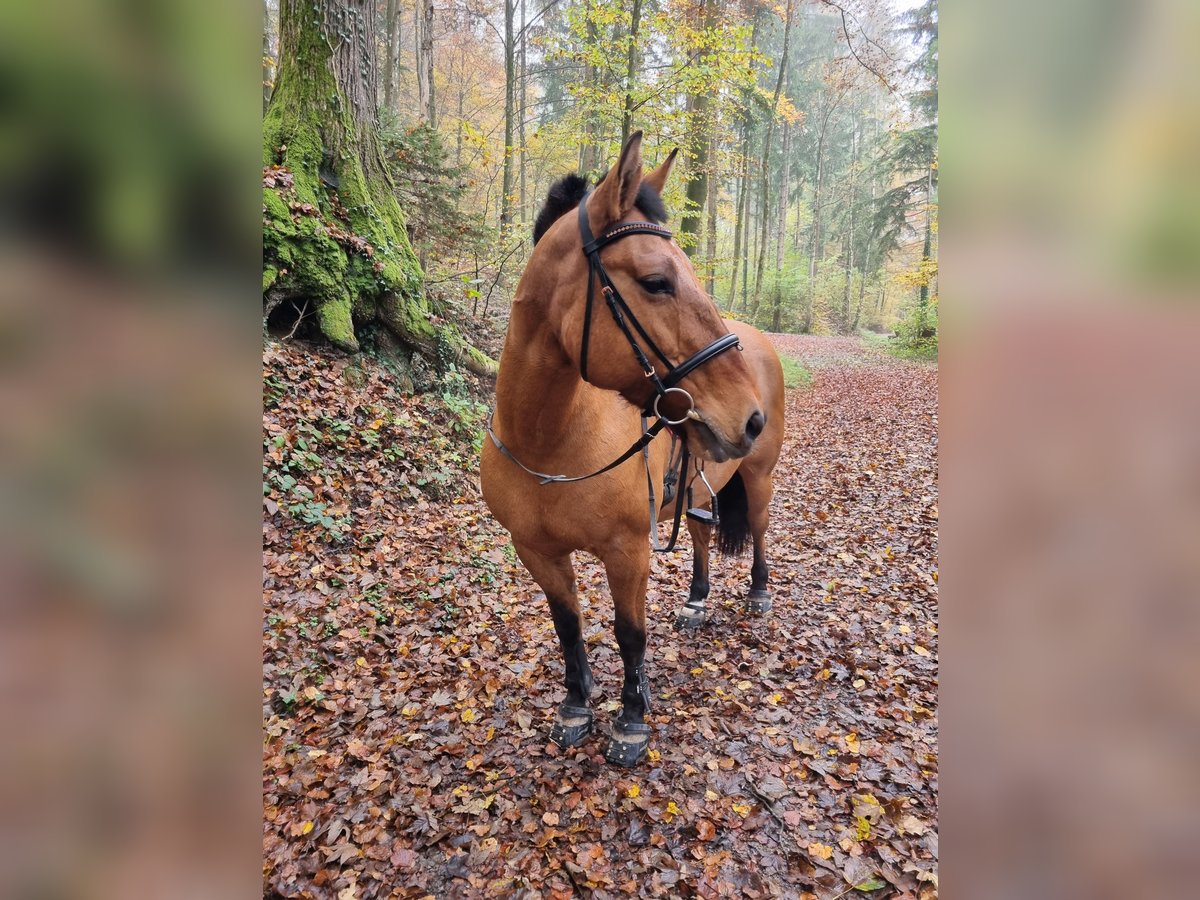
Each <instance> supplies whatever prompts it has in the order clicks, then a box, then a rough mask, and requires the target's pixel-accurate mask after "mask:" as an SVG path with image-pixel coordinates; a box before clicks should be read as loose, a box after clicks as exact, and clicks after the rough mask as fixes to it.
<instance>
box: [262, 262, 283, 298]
mask: <svg viewBox="0 0 1200 900" xmlns="http://www.w3.org/2000/svg"><path fill="white" fill-rule="evenodd" d="M278 277H279V270H278V269H276V268H275V267H274V266H264V267H263V273H262V281H263V293H266V292H267V291H268V290H270V289H271V285H273V284H274V283H275V279H277V278H278Z"/></svg>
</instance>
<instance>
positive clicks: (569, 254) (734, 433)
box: [527, 132, 766, 461]
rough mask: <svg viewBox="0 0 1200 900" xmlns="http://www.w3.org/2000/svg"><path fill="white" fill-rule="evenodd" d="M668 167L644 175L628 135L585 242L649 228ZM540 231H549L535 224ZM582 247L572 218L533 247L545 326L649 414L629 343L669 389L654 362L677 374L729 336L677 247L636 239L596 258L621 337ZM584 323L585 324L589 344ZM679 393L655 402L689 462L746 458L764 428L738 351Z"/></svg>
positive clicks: (649, 392)
mask: <svg viewBox="0 0 1200 900" xmlns="http://www.w3.org/2000/svg"><path fill="white" fill-rule="evenodd" d="M674 160H675V153H674V152H672V153H671V155H670V156H669V157H668V158H667V160H666V162H664V163H663V164H662V165H661V166H659V167H658V168H657V169H655V170H654V171H653V172H649V173H643V171H642V134H641V132H637V133H636V134H634V135H633V137H632V138H630V140H629V142H628V143H627V144H626V145H625V147H624V149H623V150H622V151H621V157H620V159H619V160H618V161H617V164H616V165H615V166H613V168H612V169H611V171H609V172H608V174H607V175H606V176H605V177H604V178H603V179H602V180H601V182H600V184H599V185H598V186H597V187H596V189H595V190H594V191H593V192H592V193H591V194H590V195H589V196H588V197H587V198H586V200H585V202H586V204H587V207H586V215H587V224H588V226H589V230H590V232H591V235H594V236H596V237H597V238H603V236H604V235H606V234H607V233H608V232H609V231H610V229H613V227H614V226H616V225H618V224H624V223H631V222H641V223H646V222H650V221H651V220H650V218H649V217H648V216H647V215H646V213H645V212H644V211H643V210H644V209H647V208H650V209H651V212H653V209H652V207H651V206H650V205H648V204H647V203H646V202H645V201H646V200H647V199H648V198H647V196H646V192H647V190H649V191H651V192H653V193H652V197H651V198H649V199H654V200H657V198H658V196H659V195H660V194H661V192H662V188H663V184H664V183H665V181H666V179H667V176H668V175H669V174H670V171H671V166H672V164H673V162H674ZM639 191H641V192H642V196H641V202H639ZM539 227H541V228H544V227H545V226H544V225H542V224H541V223H539ZM614 233H619V232H614ZM583 244H584V236H583V233H582V228H581V223H580V219H579V217H578V214H577V213H573V214H570V215H563V216H562V217H561V219H559V220H558V221H557V222H555V223H554V224H553V227H550V228H549V229H548V230H546V231H545V237H544V239H543V240H541V241H539V245H538V247H537V252H535V254H534V257H533V258H532V259H531V264H530V272H531V273H532V272H534V271H536V273H537V274H536V278H537V281H538V282H539V283H540V284H541V285H542V286H544V288H545V289H546V290H547V294H548V296H547V295H543V296H546V298H547V308H546V313H547V316H548V319H549V321H548V323H547V324H549V325H550V327H551V328H552V329H553V331H554V333H555V334H556V335H557V337H558V343H559V345H560V346H561V348H562V350H563V352H564V353H565V354H566V355H567V356H568V357H569V359H570V360H571V362H572V363H574V366H575V368H576V369H582V370H583V371H584V372H585V377H586V379H587V380H588V381H589V382H590V383H591V384H593V385H595V386H597V387H601V388H606V389H609V390H614V391H618V392H620V393H621V395H622V396H624V397H625V398H626V399H627V400H629V402H630V403H633V404H634V405H635V406H637V407H639V408H649V407H651V406H652V405H653V403H654V398H655V395H656V393H657V391H656V388H655V385H654V383H653V380H652V379H650V378H648V377H647V375H646V372H645V371H644V368H643V363H642V362H641V360H640V359H639V355H638V352H637V351H636V350H635V349H634V348H633V347H632V346H631V339H632V340H633V341H634V342H636V344H637V346H638V347H639V348H640V350H641V353H642V354H643V355H644V357H645V358H646V359H647V360H649V362H650V363H651V364H653V366H654V368H655V372H656V374H657V376H658V377H660V378H662V379H664V380H666V379H667V376H668V365H667V363H666V362H664V361H663V360H662V359H661V358H660V357H659V355H658V354H659V352H661V354H662V356H664V357H665V358H666V360H667V361H669V363H670V365H671V366H672V367H678V366H680V364H681V363H685V361H688V360H690V359H691V358H692V357H693V355H694V354H697V353H698V352H699V351H702V350H704V349H705V348H709V347H712V346H713V345H714V344H715V342H718V341H719V340H720V339H721V338H722V337H724V336H726V335H728V334H729V328H728V326H727V325H726V323H725V322H723V321H722V320H721V315H720V313H719V311H718V310H717V306H716V304H715V303H714V302H713V300H712V298H711V297H709V295H708V294H707V293H706V292H705V291H704V288H703V287H702V286H701V284H700V282H699V280H698V279H697V277H696V273H695V271H694V270H693V269H692V265H691V262H690V261H689V260H688V257H687V255H686V254H685V253H684V252H683V251H682V250H681V249H680V248H679V245H678V244H676V243H675V242H674V241H672V240H670V239H667V238H664V237H663V236H661V235H658V234H653V233H645V232H638V231H636V230H633V231H631V232H630V233H628V234H625V235H624V236H622V237H620V238H619V239H617V240H613V241H611V242H610V243H605V244H604V246H603V249H602V250H601V251H600V260H601V262H602V265H603V268H604V271H605V273H606V274H607V277H608V278H609V279H611V282H612V286H613V287H615V288H616V291H617V293H618V294H619V296H620V298H621V299H622V300H623V301H624V304H625V307H626V309H627V312H628V315H624V316H623V318H624V320H625V321H626V324H627V325H628V326H629V334H628V335H627V334H626V333H625V332H624V331H623V330H622V328H621V327H620V325H619V324H618V322H617V320H616V318H615V317H614V315H613V314H612V313H611V312H610V309H609V307H608V305H607V302H606V298H605V296H604V294H603V291H602V284H601V283H600V282H599V280H598V279H596V275H595V273H593V272H592V271H591V269H590V267H589V263H588V258H587V257H586V256H585V254H584V252H583V249H582V248H583ZM527 274H529V273H527ZM589 278H590V279H594V283H593V284H592V290H593V294H594V300H593V304H592V309H591V315H590V319H589V317H588V316H587V309H586V303H585V296H586V293H587V287H586V286H587V284H588V279H589ZM585 320H588V321H590V325H589V327H588V329H587V335H586V341H585V333H584V323H585ZM630 320H633V321H630ZM638 326H640V329H639V327H638ZM647 338H649V340H647ZM730 342H732V339H730ZM678 387H679V388H681V389H682V390H681V391H674V390H672V391H671V392H669V393H667V394H666V395H664V396H663V397H662V398H661V399H660V404H659V409H660V412H662V413H663V414H664V415H665V416H667V417H668V418H671V419H682V420H683V421H682V422H681V424H680V425H679V426H678V428H679V429H682V430H683V431H684V432H685V434H686V435H687V439H688V444H689V448H690V449H691V451H692V452H693V453H694V454H696V455H698V456H701V457H703V458H708V459H714V460H717V461H722V460H725V459H729V458H732V457H740V456H744V455H745V454H747V453H748V452H750V448H751V446H752V445H753V443H754V440H755V438H757V437H758V435H759V433H760V432H761V431H762V430H763V427H764V426H765V424H766V419H765V416H764V414H763V411H762V403H761V401H760V399H759V396H758V393H757V390H756V388H755V383H754V380H753V378H752V377H751V373H750V370H749V367H748V366H747V364H746V362H745V360H744V359H743V358H742V354H741V353H740V352H738V348H734V349H729V350H727V351H725V352H720V353H718V354H717V355H715V356H713V357H712V358H711V359H708V360H707V361H705V362H702V363H701V364H700V365H698V366H697V367H696V368H694V369H692V370H691V371H690V372H688V374H686V375H685V376H684V377H683V378H682V379H680V380H679V381H678ZM684 392H686V394H690V395H691V397H692V398H693V399H694V403H695V408H694V412H692V413H691V415H688V416H686V417H685V414H687V412H688V407H689V403H688V401H687V396H686V395H685V393H684Z"/></svg>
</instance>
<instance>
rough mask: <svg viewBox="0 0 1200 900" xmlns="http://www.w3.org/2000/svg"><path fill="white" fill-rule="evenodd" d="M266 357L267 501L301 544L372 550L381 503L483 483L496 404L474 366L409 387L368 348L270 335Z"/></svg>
mask: <svg viewBox="0 0 1200 900" xmlns="http://www.w3.org/2000/svg"><path fill="white" fill-rule="evenodd" d="M263 363H264V371H263V498H264V505H265V507H266V512H267V516H268V519H269V520H270V521H272V522H274V523H275V524H276V525H277V526H278V527H280V528H281V529H285V530H286V531H288V532H290V533H291V534H292V536H293V540H299V541H302V542H307V541H314V542H316V543H319V544H329V545H334V546H339V547H359V548H360V549H363V548H366V547H368V546H373V545H374V544H375V543H376V542H378V540H379V538H380V536H381V534H382V532H381V531H380V529H379V527H377V526H378V524H379V523H377V522H376V521H375V517H376V516H377V515H378V513H379V511H380V510H385V509H387V510H395V509H398V508H401V507H404V506H408V505H413V504H416V505H418V506H420V505H422V504H425V503H435V502H436V503H447V502H450V503H453V502H457V501H458V500H459V499H460V498H462V497H464V496H468V495H471V494H472V493H473V492H475V491H476V490H477V487H476V485H475V475H474V473H475V469H476V461H477V460H478V454H479V451H480V449H481V447H482V441H483V435H484V424H485V421H486V415H487V407H486V405H485V404H484V403H483V402H482V400H481V399H480V388H479V384H478V382H477V381H476V380H475V379H474V378H473V377H472V376H471V375H469V374H468V373H464V372H462V371H461V370H459V369H457V368H456V367H454V366H450V367H449V368H448V370H447V371H446V372H445V373H444V374H442V375H440V376H438V377H437V380H436V381H435V382H434V383H433V384H432V385H430V389H429V390H428V391H426V392H424V393H419V394H416V395H410V394H409V393H408V392H407V391H406V390H404V389H403V388H402V387H401V386H400V383H399V380H398V379H397V378H395V377H394V375H393V374H392V373H391V372H389V371H388V370H387V369H386V368H385V367H384V366H382V365H380V364H379V363H378V362H377V361H375V360H373V359H369V358H365V357H364V356H360V357H359V358H358V359H356V360H354V361H353V362H347V361H346V360H345V358H344V357H340V356H339V355H338V354H336V353H334V352H333V351H330V350H327V349H324V348H321V347H301V346H299V345H294V344H276V343H268V344H267V346H266V347H265V348H264V353H263Z"/></svg>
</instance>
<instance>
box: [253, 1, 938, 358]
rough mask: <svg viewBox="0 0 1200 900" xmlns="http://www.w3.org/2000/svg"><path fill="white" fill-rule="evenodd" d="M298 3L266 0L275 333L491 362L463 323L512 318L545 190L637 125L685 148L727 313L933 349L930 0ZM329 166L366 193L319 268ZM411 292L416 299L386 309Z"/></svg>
mask: <svg viewBox="0 0 1200 900" xmlns="http://www.w3.org/2000/svg"><path fill="white" fill-rule="evenodd" d="M283 7H284V9H283V10H282V11H283V12H284V13H285V16H284V19H285V21H284V22H283V26H284V27H283V29H282V33H281V29H280V12H281V10H280V5H279V2H278V0H266V4H265V7H264V21H265V26H264V31H263V107H264V114H265V116H266V125H267V127H266V133H265V145H264V162H265V164H266V166H267V168H266V169H265V175H264V179H265V181H264V191H265V193H264V197H265V206H264V210H265V215H266V216H267V221H266V222H265V241H266V245H267V254H266V259H265V271H264V303H265V312H266V314H267V318H268V319H269V324H270V326H271V327H272V329H273V331H274V332H275V333H277V334H288V333H290V332H292V333H294V332H293V329H294V328H296V326H298V325H299V329H297V330H298V331H299V330H300V329H314V328H315V329H319V331H320V332H321V333H323V334H324V336H325V337H326V338H328V339H329V340H330V341H332V342H333V343H334V344H335V345H339V346H342V347H344V348H347V349H355V348H357V345H358V340H357V338H358V337H359V336H361V335H360V332H363V331H370V330H371V329H370V328H368V327H367V326H368V325H369V324H370V323H372V322H378V323H383V324H384V325H385V328H384V329H382V330H387V331H390V332H391V335H390V337H389V338H388V339H390V338H393V337H394V338H395V339H398V340H399V341H400V342H401V344H403V345H406V346H407V347H408V348H410V349H411V348H414V347H415V348H422V349H423V350H425V351H429V350H431V349H436V345H437V342H438V341H439V340H441V341H442V342H443V343H444V344H445V345H446V346H447V347H449V348H451V351H452V352H453V354H454V355H455V357H456V358H461V359H462V360H463V361H465V362H467V363H468V366H469V367H473V368H474V369H475V370H476V371H478V372H486V371H488V365H487V363H486V361H485V359H484V358H483V357H484V356H486V353H476V352H475V350H476V348H474V347H473V346H472V345H471V344H470V342H469V341H467V340H465V339H464V338H462V336H461V334H460V331H461V330H462V329H465V330H466V331H467V332H470V333H475V332H478V331H479V330H480V329H482V331H483V333H484V335H487V334H489V333H493V334H494V333H496V332H502V331H503V323H504V320H505V317H506V311H507V304H508V302H509V301H510V299H511V297H512V292H513V290H514V288H515V285H516V281H517V279H518V278H519V275H520V272H521V270H522V268H523V265H524V262H525V260H526V259H527V257H528V253H529V250H530V248H531V241H530V234H529V233H530V227H531V223H532V221H533V218H534V216H535V215H536V213H537V210H538V208H539V206H540V204H541V202H542V200H543V199H544V197H545V195H546V191H547V189H548V187H549V185H550V184H551V183H552V182H553V180H554V179H556V178H558V177H560V176H562V175H564V174H566V173H568V172H572V171H579V172H582V173H585V174H587V175H589V176H596V175H598V174H600V173H601V172H602V171H603V170H604V169H605V168H606V167H607V165H608V164H609V161H610V160H612V159H613V158H615V153H616V152H617V151H618V150H619V149H620V147H621V145H622V143H623V141H624V139H625V138H627V137H628V135H629V134H630V131H631V130H632V129H634V128H637V129H640V130H642V131H643V132H644V133H645V135H646V146H647V148H648V154H649V155H648V158H647V162H648V164H649V163H654V162H657V161H658V160H660V159H661V158H663V157H665V156H666V154H667V153H668V152H670V150H672V149H673V148H679V149H680V152H681V154H682V160H683V166H682V168H683V174H684V177H682V178H677V179H676V180H675V181H674V183H673V184H672V185H671V186H670V190H669V195H668V197H667V198H666V199H667V205H668V208H669V209H671V210H672V211H673V212H674V216H675V221H676V224H677V231H678V233H679V238H678V239H679V241H680V243H681V245H682V246H683V247H684V248H685V250H686V251H687V252H688V254H689V255H690V256H691V258H692V261H693V264H694V266H695V268H696V270H697V273H698V275H699V276H700V277H701V278H702V279H703V282H704V285H705V287H706V289H707V290H708V292H709V293H710V294H711V295H712V296H713V297H714V298H715V299H716V300H717V301H718V302H719V304H720V306H721V309H722V310H723V312H724V313H725V314H726V315H728V316H732V317H736V318H739V319H743V320H745V321H749V322H752V323H754V324H757V325H759V326H761V327H763V328H764V329H767V330H770V331H773V332H794V333H808V334H854V333H856V332H858V331H859V330H860V329H870V330H872V331H875V332H879V333H891V332H895V333H896V341H897V346H900V347H903V348H905V349H906V350H908V351H910V352H913V353H917V354H923V355H926V356H928V355H930V354H931V353H934V352H936V335H937V318H938V317H937V308H938V307H937V263H936V259H937V174H938V166H937V4H936V0H925V2H922V3H919V4H916V5H908V6H904V5H898V4H896V3H893V2H892V0H855V2H849V0H847V2H846V3H842V4H838V3H833V2H830V0H807V2H800V0H786V2H780V3H775V4H771V3H761V2H757V0H749V2H741V3H734V4H718V3H715V2H712V0H687V2H679V0H626V2H623V3H620V4H602V3H596V2H591V0H549V2H545V3H538V2H536V0H512V2H507V0H506V2H504V3H503V4H499V3H496V4H492V3H488V2H485V0H465V2H453V3H436V2H417V3H414V2H407V3H406V2H404V0H387V2H379V3H374V4H371V3H355V2H349V0H347V2H325V3H322V4H318V5H314V6H312V7H309V6H303V5H301V4H294V5H291V6H289V4H287V3H283ZM289 13H290V15H289ZM289 19H290V20H294V21H291V22H290V23H289V21H288V20H289ZM311 40H319V41H321V46H319V47H314V46H310V45H309V44H307V43H306V42H308V41H311ZM314 49H315V50H316V51H319V52H318V56H319V54H320V53H332V56H333V57H334V60H335V63H336V65H335V66H334V67H333V72H335V73H339V74H338V77H337V78H336V79H335V81H336V83H331V84H319V81H320V76H319V74H318V71H317V68H316V64H317V62H318V61H319V60H318V58H317V56H314V55H313V51H314ZM281 54H282V58H281ZM289 67H291V68H292V69H293V75H292V77H291V78H288V77H287V74H286V73H287V70H288V69H289ZM326 77H328V76H326ZM314 79H315V80H314ZM277 82H281V83H282V84H283V85H284V90H283V91H282V92H280V94H281V95H277V93H276V92H275V90H274V88H275V85H276V83H277ZM314 91H316V92H317V93H315V94H314V93H313V92H314ZM325 92H328V97H326V96H325ZM335 92H336V97H335ZM335 99H336V102H335V106H336V107H337V109H336V110H335V109H333V108H331V109H329V110H327V112H326V114H325V116H324V117H325V118H326V119H327V120H328V121H327V122H319V121H316V117H317V114H318V110H319V109H320V108H321V106H322V104H323V103H324V102H327V101H333V100H335ZM346 114H349V115H350V119H348V120H343V121H337V120H338V117H339V115H342V116H344V115H346ZM297 121H302V122H307V123H308V124H307V126H306V128H307V133H308V139H311V138H312V137H314V136H315V135H316V134H317V133H324V132H325V131H327V130H329V129H328V127H327V126H336V131H337V132H339V134H338V135H334V137H333V139H332V140H331V141H330V142H329V144H328V145H327V146H337V145H339V144H341V143H345V144H346V146H349V145H350V144H351V143H353V144H354V145H355V146H356V148H357V150H358V152H359V155H360V156H361V158H362V164H361V167H360V168H361V169H362V171H361V172H359V174H358V175H350V176H347V175H346V174H345V173H334V172H331V171H326V170H325V169H323V168H322V166H323V165H324V164H323V163H322V162H321V160H319V159H317V158H315V157H316V156H317V153H316V151H315V150H314V149H313V148H311V147H308V146H306V140H307V139H306V138H305V137H304V136H302V135H301V134H299V133H296V129H295V128H294V127H293V126H294V125H295V124H296V123H297ZM285 123H286V124H287V125H288V129H285V130H281V126H282V125H283V124H285ZM288 130H290V132H291V134H290V142H289V141H287V140H284V139H283V138H282V137H281V135H284V134H285V131H288ZM368 130H369V131H370V132H371V134H370V135H369V136H368V135H367V133H366V132H367V131H368ZM343 139H345V140H343ZM363 141H366V142H367V143H368V145H369V147H367V148H365V149H364V146H362V142H363ZM289 143H290V146H287V145H288V144H289ZM326 152H328V150H326ZM301 154H307V155H306V156H305V161H304V163H302V164H300V165H296V164H295V163H296V160H297V158H298V157H299V156H300V155H301ZM326 163H328V160H326ZM272 167H283V168H282V170H281V171H282V173H283V174H281V175H280V176H279V177H278V178H279V180H276V177H275V176H274V175H272V171H273V169H272ZM335 168H336V166H335ZM360 178H361V179H364V181H363V184H362V186H361V187H360V186H352V185H351V184H350V183H347V182H353V181H357V180H358V179H360ZM291 179H296V183H295V184H292V182H291ZM331 179H332V180H331ZM335 182H336V183H337V184H338V185H339V189H340V190H338V191H335V192H334V194H335V195H336V196H338V197H340V200H335V201H332V202H334V203H338V202H340V203H342V204H346V203H347V200H348V199H350V198H352V197H354V193H353V192H356V191H363V190H364V189H365V192H364V194H363V196H362V197H361V198H359V199H361V200H362V201H364V202H361V203H351V204H348V205H347V206H346V207H345V208H346V209H347V210H348V211H349V214H350V215H349V219H348V220H347V221H348V222H349V223H350V225H351V227H350V228H349V229H345V228H340V227H336V226H335V227H334V228H333V229H332V230H329V232H328V234H322V235H319V237H320V240H318V241H316V242H315V243H313V244H312V245H311V246H307V250H308V251H311V252H309V253H308V254H307V261H306V260H305V257H306V253H305V249H304V248H305V242H304V237H305V235H306V234H307V229H310V228H317V229H319V230H322V231H325V230H326V229H321V227H320V221H319V220H320V219H321V218H322V217H326V218H327V217H328V216H329V214H330V213H336V212H337V210H336V209H331V208H330V202H331V201H330V199H329V197H328V196H327V194H325V193H323V192H322V191H320V190H317V189H316V184H318V183H320V184H324V185H326V186H330V185H331V184H333V183H335ZM374 182H378V183H379V184H380V185H384V184H386V185H387V187H386V188H383V187H380V188H379V189H376V188H374V187H371V186H370V185H371V184H373V183H374ZM281 189H282V190H281ZM278 199H282V200H283V201H284V203H283V204H281V203H279V202H277V200H278ZM286 204H290V208H287V205H286ZM360 210H361V212H363V213H367V212H369V213H370V215H369V216H365V217H361V218H360V214H359V211H360ZM293 219H295V220H296V221H292V220H293ZM367 245H370V247H371V251H370V252H371V253H372V254H373V255H372V260H373V262H372V264H371V265H370V266H366V265H362V264H360V263H362V262H363V260H364V258H363V255H362V250H361V248H363V247H366V246H367ZM313 254H315V256H313ZM293 257H294V258H293ZM322 259H324V261H325V263H329V262H330V261H332V262H333V263H335V264H336V265H334V268H335V269H336V270H337V275H336V277H334V276H331V275H330V274H328V273H329V271H330V269H329V266H328V265H324V264H322V262H321V260H322ZM289 260H290V261H291V262H292V264H291V265H290V266H289V265H288V262H289ZM372 269H374V270H378V271H371V270H372ZM376 276H379V277H376ZM331 279H332V281H331ZM333 282H337V283H333ZM373 282H377V283H373ZM364 286H365V287H366V289H365V290H364V289H363V288H364ZM393 289H394V290H393ZM393 293H394V295H395V296H397V297H403V298H404V304H399V303H398V302H397V301H395V300H389V301H388V302H387V303H383V304H379V303H376V299H377V297H378V296H380V295H383V294H387V295H392V294H393ZM431 317H432V318H435V319H437V320H438V321H437V323H435V325H434V326H432V327H430V326H428V325H427V322H426V320H427V319H429V318H431ZM298 320H303V321H298ZM443 323H444V324H443ZM437 335H441V337H438V336H437ZM385 340H387V339H385ZM476 340H477V342H480V343H482V344H484V345H485V347H486V346H489V339H488V337H486V336H481V337H479V338H477V339H476ZM494 344H495V341H494V339H493V340H492V341H491V342H490V345H491V346H494ZM426 355H427V356H428V355H429V354H428V352H426Z"/></svg>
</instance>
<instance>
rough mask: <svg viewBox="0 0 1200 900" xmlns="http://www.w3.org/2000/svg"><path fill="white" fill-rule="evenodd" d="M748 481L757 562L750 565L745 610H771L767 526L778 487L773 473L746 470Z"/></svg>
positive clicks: (747, 487)
mask: <svg viewBox="0 0 1200 900" xmlns="http://www.w3.org/2000/svg"><path fill="white" fill-rule="evenodd" d="M742 477H743V479H744V481H745V483H746V502H747V505H748V506H749V517H750V533H751V535H752V536H753V538H754V562H753V563H751V565H750V593H749V595H748V596H747V597H746V612H749V613H759V614H761V613H766V612H770V610H771V607H772V606H773V605H774V603H773V601H772V600H771V592H770V590H769V589H768V588H767V578H768V577H769V576H770V574H771V569H770V567H769V566H768V565H767V541H766V536H767V525H768V524H769V522H770V505H771V495H772V494H773V493H774V490H775V487H774V484H773V480H772V478H771V474H770V473H769V472H768V473H767V474H765V475H756V474H753V473H750V472H743V475H742Z"/></svg>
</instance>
